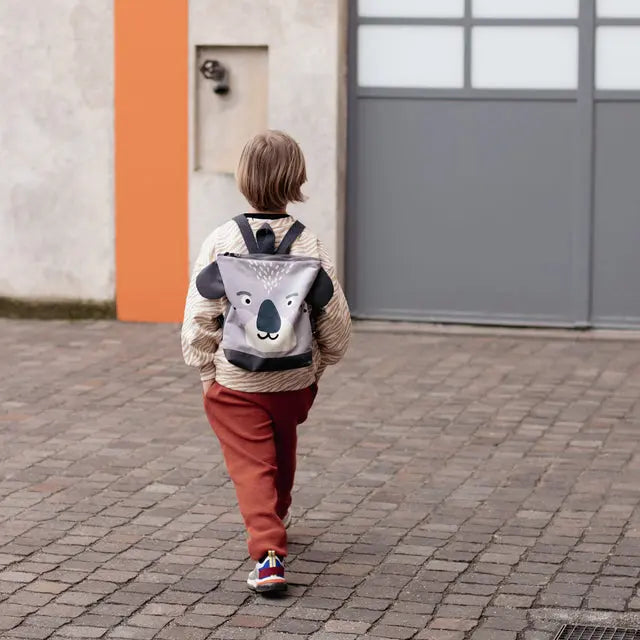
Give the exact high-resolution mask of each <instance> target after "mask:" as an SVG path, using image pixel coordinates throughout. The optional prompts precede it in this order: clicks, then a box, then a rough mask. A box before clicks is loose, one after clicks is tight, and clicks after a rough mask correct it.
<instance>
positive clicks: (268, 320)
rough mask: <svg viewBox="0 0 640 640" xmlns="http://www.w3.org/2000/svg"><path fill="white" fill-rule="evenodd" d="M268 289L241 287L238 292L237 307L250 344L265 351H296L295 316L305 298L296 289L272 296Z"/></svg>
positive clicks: (237, 315)
mask: <svg viewBox="0 0 640 640" xmlns="http://www.w3.org/2000/svg"><path fill="white" fill-rule="evenodd" d="M264 293H265V292H264V291H259V292H258V295H254V294H253V293H252V292H250V291H238V292H236V295H235V296H234V298H235V299H234V300H233V307H234V311H235V312H236V317H237V319H238V321H239V324H240V325H241V326H242V327H243V328H244V334H245V338H246V341H247V344H248V345H249V346H250V347H252V348H253V349H255V350H256V351H260V352H262V353H278V352H284V351H292V350H293V349H294V348H295V346H296V343H297V339H296V333H295V328H294V326H293V323H292V320H293V318H294V317H295V315H296V312H297V311H298V309H299V308H300V304H301V303H302V304H304V301H301V300H300V296H299V294H298V293H295V292H294V293H290V294H287V295H279V296H270V297H267V296H265V295H264ZM260 294H262V295H260Z"/></svg>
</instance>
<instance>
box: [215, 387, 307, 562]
mask: <svg viewBox="0 0 640 640" xmlns="http://www.w3.org/2000/svg"><path fill="white" fill-rule="evenodd" d="M316 392H317V387H316V386H315V385H314V386H313V387H309V388H307V389H302V390H300V391H283V392H280V393H245V392H243V391H234V390H232V389H227V388H226V387H223V386H221V385H219V384H218V383H214V385H213V386H212V387H211V388H210V389H209V391H208V392H207V395H206V397H205V401H204V406H205V411H206V413H207V418H209V422H210V423H211V426H212V428H213V430H214V432H215V434H216V436H218V440H220V444H221V446H222V454H223V455H224V461H225V464H226V465H227V471H228V472H229V475H230V476H231V480H232V481H233V484H234V485H235V488H236V495H237V496H238V504H239V505H240V512H241V513H242V517H243V518H244V522H245V526H246V528H247V531H248V533H249V554H250V555H251V557H252V558H253V559H254V560H256V561H258V560H261V559H262V558H263V557H264V556H265V555H266V553H267V551H269V550H273V551H275V552H276V553H277V554H278V555H280V556H286V555H287V534H286V531H285V528H284V525H283V524H282V520H281V518H284V516H285V515H286V513H287V511H288V510H289V507H290V506H291V489H292V488H293V480H294V476H295V471H296V445H297V441H298V438H297V427H298V425H299V424H302V423H303V422H304V421H305V420H306V419H307V414H308V413H309V409H311V405H312V404H313V401H314V399H315V396H316Z"/></svg>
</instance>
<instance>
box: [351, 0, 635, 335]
mask: <svg viewBox="0 0 640 640" xmlns="http://www.w3.org/2000/svg"><path fill="white" fill-rule="evenodd" d="M351 5H352V12H351V30H350V36H351V37H350V101H349V206H348V216H347V250H346V258H347V287H348V291H349V296H350V301H351V304H352V306H353V310H354V313H355V315H356V316H358V317H364V318H393V319H425V320H434V321H458V322H479V323H496V324H498V323H499V324H527V325H552V326H553V325H557V326H576V327H581V326H590V325H591V324H596V325H599V326H605V325H606V326H635V325H639V324H640V284H638V283H639V282H640V278H639V277H638V274H640V251H638V250H636V248H635V245H636V244H637V243H638V241H640V102H639V100H640V93H639V92H638V89H640V73H639V72H637V71H634V70H633V69H627V68H626V67H625V69H622V70H620V68H619V66H617V65H616V61H617V63H618V65H619V64H620V63H622V62H623V61H622V59H621V55H622V54H621V52H620V51H619V50H618V49H619V44H616V43H617V42H618V43H619V42H620V41H622V44H623V45H624V47H625V48H626V49H627V50H628V49H629V47H630V46H631V47H633V46H634V42H636V41H637V42H638V43H640V11H638V15H637V16H634V15H633V13H634V11H636V10H637V9H638V8H639V7H640V3H635V4H634V3H632V2H630V0H600V4H599V6H598V8H597V11H596V0H420V1H418V0H360V2H359V3H358V2H352V3H351ZM630 14H631V15H630ZM612 29H613V30H614V31H611V30H612ZM620 29H623V30H626V31H623V32H622V34H623V37H622V38H620V33H621V32H620V31H617V32H616V31H615V30H620ZM630 43H631V44H630ZM616 47H617V48H616ZM638 56H640V44H639V45H638ZM636 59H637V58H636ZM630 63H631V66H634V65H633V63H632V61H631V60H627V66H628V65H629V64H630ZM635 66H636V67H637V65H635ZM596 67H597V68H596ZM634 83H635V84H634Z"/></svg>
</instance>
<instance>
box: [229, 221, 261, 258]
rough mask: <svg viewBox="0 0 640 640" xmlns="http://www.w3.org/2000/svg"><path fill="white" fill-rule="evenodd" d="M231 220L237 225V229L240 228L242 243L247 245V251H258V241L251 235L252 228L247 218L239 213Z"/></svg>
mask: <svg viewBox="0 0 640 640" xmlns="http://www.w3.org/2000/svg"><path fill="white" fill-rule="evenodd" d="M233 221H234V222H235V223H236V224H237V225H238V229H240V233H241V234H242V238H243V240H244V243H245V244H246V245H247V251H248V252H249V253H260V250H259V248H258V241H257V240H256V237H255V236H254V235H253V229H252V228H251V225H250V224H249V221H248V220H247V218H246V217H245V216H244V215H239V216H236V217H235V218H234V219H233Z"/></svg>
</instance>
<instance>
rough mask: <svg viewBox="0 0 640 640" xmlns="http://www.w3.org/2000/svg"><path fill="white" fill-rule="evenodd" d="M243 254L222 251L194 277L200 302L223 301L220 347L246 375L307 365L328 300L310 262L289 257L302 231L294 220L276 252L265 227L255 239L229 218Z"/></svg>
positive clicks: (240, 221) (328, 286) (245, 225)
mask: <svg viewBox="0 0 640 640" xmlns="http://www.w3.org/2000/svg"><path fill="white" fill-rule="evenodd" d="M234 222H235V223H236V224H237V225H238V227H239V229H240V232H241V233H242V237H243V239H244V242H245V244H246V246H247V251H248V254H246V255H238V254H234V253H225V254H223V255H219V256H218V257H217V259H216V260H215V261H214V262H212V263H211V264H210V265H209V266H207V267H205V268H204V269H203V270H202V271H201V272H200V273H199V274H198V276H197V278H196V287H197V289H198V292H199V293H200V295H201V296H202V297H203V298H208V299H209V300H217V299H222V298H226V299H227V301H228V308H227V311H226V313H225V315H224V320H223V332H222V343H221V345H220V346H221V348H222V349H223V351H224V355H225V357H226V359H227V360H228V361H229V362H230V363H231V364H234V365H235V366H237V367H240V368H241V369H245V370H247V371H285V370H288V369H299V368H302V367H308V366H311V364H312V345H313V331H314V319H315V317H316V316H317V315H318V314H319V313H321V312H322V309H323V307H324V306H325V305H326V304H327V303H328V302H329V300H331V298H332V296H333V283H332V282H331V278H329V276H328V275H327V273H326V272H325V271H324V269H323V268H322V267H321V265H320V261H319V260H318V259H316V258H311V257H307V256H297V255H290V253H289V251H290V249H291V245H292V244H293V243H294V241H295V240H296V239H297V238H298V237H299V236H300V234H301V233H302V232H303V231H304V228H305V227H304V225H303V224H302V223H301V222H294V223H293V225H292V226H291V228H290V229H289V230H288V231H287V233H286V234H285V236H284V238H283V239H282V242H281V243H280V245H279V246H278V248H277V249H276V247H275V235H274V233H273V229H271V227H270V226H269V225H268V224H266V223H265V224H264V225H263V226H262V227H261V228H260V229H258V231H257V234H256V236H254V235H253V230H252V229H251V225H250V224H249V221H248V220H247V218H246V217H245V216H243V215H241V216H237V217H236V218H234Z"/></svg>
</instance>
